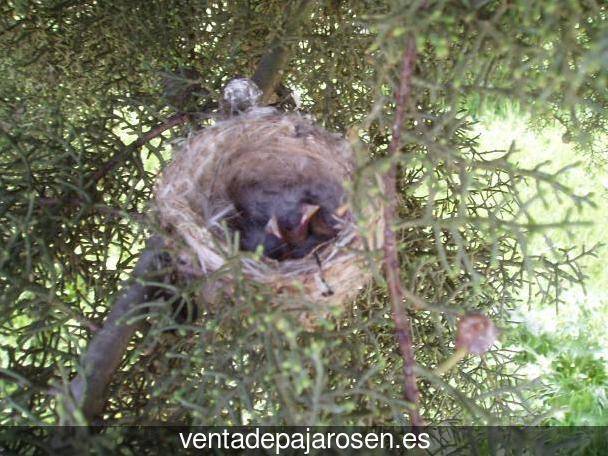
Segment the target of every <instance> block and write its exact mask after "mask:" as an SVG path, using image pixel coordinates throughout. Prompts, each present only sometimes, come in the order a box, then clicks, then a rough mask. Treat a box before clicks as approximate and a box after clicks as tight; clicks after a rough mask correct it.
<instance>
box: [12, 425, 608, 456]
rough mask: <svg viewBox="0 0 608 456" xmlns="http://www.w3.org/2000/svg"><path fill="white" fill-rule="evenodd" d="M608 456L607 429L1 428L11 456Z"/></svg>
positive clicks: (447, 427)
mask: <svg viewBox="0 0 608 456" xmlns="http://www.w3.org/2000/svg"><path fill="white" fill-rule="evenodd" d="M209 453H212V454H225V453H231V454H234V453H243V454H250V453H254V454H269V455H292V454H304V455H308V454H311V455H314V454H327V453H329V454H408V453H411V454H429V455H456V454H458V455H460V454H471V455H495V454H497V455H511V454H513V455H515V454H517V455H519V454H530V455H544V454H546V455H555V454H568V455H570V454H581V455H601V454H602V455H603V454H608V427H449V426H445V427H421V428H416V429H412V428H408V427H318V426H317V427H313V426H311V427H178V426H169V427H147V426H132V427H129V426H127V427H118V426H117V427H58V426H48V427H2V428H0V455H9V454H16V455H21V454H27V455H37V454H62V455H64V454H65V455H69V454H120V455H146V454H170V455H178V454H209Z"/></svg>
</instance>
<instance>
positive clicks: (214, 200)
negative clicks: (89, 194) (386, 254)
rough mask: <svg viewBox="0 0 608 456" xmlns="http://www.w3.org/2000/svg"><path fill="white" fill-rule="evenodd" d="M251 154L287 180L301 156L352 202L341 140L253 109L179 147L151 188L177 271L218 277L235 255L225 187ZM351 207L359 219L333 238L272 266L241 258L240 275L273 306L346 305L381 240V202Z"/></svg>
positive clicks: (352, 168)
mask: <svg viewBox="0 0 608 456" xmlns="http://www.w3.org/2000/svg"><path fill="white" fill-rule="evenodd" d="M251 154H256V155H257V157H258V158H259V157H260V154H263V155H262V158H263V161H264V162H265V163H267V164H268V165H267V166H270V167H272V166H274V167H276V168H277V169H276V172H283V173H285V176H286V178H289V176H292V175H293V174H294V173H297V172H298V169H297V166H298V163H297V162H298V161H297V160H292V157H296V156H298V155H299V156H300V157H301V156H302V155H305V156H306V157H307V159H310V160H314V161H316V162H318V163H320V164H321V165H322V166H321V168H322V169H323V170H324V172H325V173H327V177H328V178H333V179H337V180H338V181H339V182H342V183H343V185H344V187H345V191H346V192H347V195H350V197H351V198H352V192H350V193H349V190H350V189H351V187H352V186H351V183H352V182H353V179H354V176H355V173H356V165H355V157H354V152H353V149H352V147H351V146H350V144H349V143H348V142H347V141H346V140H344V139H343V138H342V137H340V136H339V135H336V134H332V133H329V132H327V131H326V130H324V129H323V128H321V127H319V126H317V125H315V124H314V123H313V122H312V121H311V120H310V119H308V118H306V117H304V116H302V115H299V114H284V113H279V112H277V111H275V110H274V109H271V108H253V109H251V110H249V111H248V112H246V113H243V114H241V115H239V116H236V117H233V118H230V119H227V120H222V121H218V122H217V123H216V124H215V125H214V126H212V127H209V128H207V129H205V130H203V131H201V132H200V133H198V134H196V135H194V136H192V137H190V138H188V139H187V140H185V141H184V143H183V145H182V147H181V148H180V149H179V150H178V151H177V153H176V155H175V157H174V159H173V161H172V163H171V164H170V165H169V166H168V167H167V168H166V169H165V170H164V171H163V172H162V175H161V177H160V178H159V181H158V183H157V186H156V189H155V205H156V212H157V215H158V218H159V221H160V224H161V226H162V227H163V229H164V230H166V232H167V233H169V235H168V236H167V239H166V241H167V244H168V245H169V246H173V247H174V248H175V249H177V251H178V257H179V262H178V263H179V266H178V267H179V268H181V269H182V270H183V271H184V272H185V273H186V275H190V276H192V271H199V272H200V273H201V274H205V275H208V274H210V273H213V272H215V271H218V270H219V269H220V268H222V266H224V264H225V263H226V262H227V261H228V258H230V257H232V256H233V255H234V242H232V239H231V234H230V233H227V229H226V226H225V224H223V223H222V221H223V219H224V218H225V217H226V215H227V214H229V213H230V212H232V211H233V210H234V206H233V204H232V202H231V201H230V198H229V197H228V193H227V183H228V182H229V181H230V179H232V178H233V177H234V176H235V175H236V174H237V173H239V172H240V170H242V169H243V166H247V162H248V160H249V157H251ZM300 162H301V160H300ZM266 171H268V170H266ZM271 171H272V170H271ZM351 203H352V201H351ZM357 203H358V204H352V205H351V207H362V208H363V209H362V211H361V213H359V214H358V215H355V211H350V212H349V214H348V215H347V217H346V218H345V220H344V223H342V225H341V227H340V231H339V233H338V235H337V236H336V237H335V238H334V239H333V240H331V241H330V242H328V243H327V244H326V245H323V246H321V247H320V248H319V249H317V250H316V252H315V253H311V254H309V255H307V256H306V257H304V258H302V259H291V260H285V261H277V260H273V259H270V258H267V257H262V256H260V255H255V254H249V253H244V252H243V253H242V255H240V262H241V266H242V273H243V276H244V277H245V278H246V279H248V280H253V281H256V282H258V283H261V284H266V285H268V286H269V287H271V288H272V290H273V292H274V295H275V296H277V298H282V299H277V300H276V302H281V303H282V304H281V305H285V303H286V302H287V303H289V302H290V299H287V300H286V299H284V298H285V297H288V298H289V297H292V296H293V297H294V305H295V301H297V300H295V296H296V294H297V295H298V296H300V297H304V298H306V299H307V300H308V301H310V302H311V303H313V305H314V307H316V308H318V309H320V310H327V309H328V308H329V307H330V306H333V305H337V304H343V303H345V302H348V301H349V300H352V298H354V297H355V295H356V294H357V292H358V291H359V290H360V289H361V288H362V287H364V286H365V285H366V284H367V283H368V281H369V279H370V278H371V274H370V272H369V269H368V268H367V267H366V264H365V255H362V251H363V250H366V251H369V250H374V249H378V248H380V247H381V246H382V239H383V225H382V205H381V202H379V200H376V201H373V200H370V201H368V202H366V203H365V204H360V203H361V201H357ZM231 280H232V277H230V276H228V277H225V278H224V279H223V281H222V283H216V284H215V285H214V287H213V288H214V290H209V289H207V290H206V291H205V295H206V299H209V296H210V295H213V294H214V292H215V291H217V290H218V289H220V288H225V287H230V281H231ZM287 305H288V306H289V304H287Z"/></svg>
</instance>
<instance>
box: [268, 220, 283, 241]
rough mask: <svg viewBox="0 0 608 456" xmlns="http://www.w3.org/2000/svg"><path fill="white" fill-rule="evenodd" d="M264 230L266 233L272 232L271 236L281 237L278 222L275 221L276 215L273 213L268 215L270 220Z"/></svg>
mask: <svg viewBox="0 0 608 456" xmlns="http://www.w3.org/2000/svg"><path fill="white" fill-rule="evenodd" d="M265 231H266V234H272V235H273V236H276V237H278V238H279V239H283V236H282V235H281V231H280V230H279V222H278V221H277V217H276V216H275V215H273V216H272V217H270V220H268V223H267V224H266V228H265Z"/></svg>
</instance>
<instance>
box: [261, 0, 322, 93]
mask: <svg viewBox="0 0 608 456" xmlns="http://www.w3.org/2000/svg"><path fill="white" fill-rule="evenodd" d="M312 3H313V2H312V1H311V0H298V1H297V2H295V5H294V6H293V7H292V8H286V20H285V23H284V25H283V34H282V35H280V36H277V37H276V38H274V40H272V43H271V44H270V46H269V48H268V50H267V51H266V54H264V55H263V56H262V58H261V59H260V63H259V64H258V67H257V69H256V71H255V73H254V75H253V77H252V78H251V79H252V80H253V82H255V83H256V84H257V86H258V87H259V88H260V90H261V91H262V93H263V95H262V102H263V103H268V101H269V99H270V97H271V96H272V94H273V93H274V90H275V88H276V86H277V84H278V83H279V82H280V81H281V78H282V76H283V68H284V67H285V65H286V64H287V61H288V59H289V46H288V43H287V42H288V41H290V40H292V39H294V38H295V37H297V32H298V31H299V30H300V26H301V23H302V20H303V18H304V16H306V13H307V12H308V11H309V10H310V6H311V4H312Z"/></svg>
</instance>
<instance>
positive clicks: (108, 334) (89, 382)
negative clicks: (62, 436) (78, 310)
mask: <svg viewBox="0 0 608 456" xmlns="http://www.w3.org/2000/svg"><path fill="white" fill-rule="evenodd" d="M162 246H163V241H162V239H161V238H160V237H158V236H155V237H152V238H150V239H149V240H148V242H147V243H146V248H145V249H144V250H143V252H142V253H141V254H140V257H139V259H138V261H137V264H136V265H135V269H134V270H133V277H134V278H135V279H136V280H135V282H134V283H132V284H131V285H130V286H129V287H128V288H126V289H125V290H123V291H122V292H121V294H120V295H119V297H118V299H117V300H116V303H115V304H114V306H113V307H112V310H111V312H110V314H109V315H108V317H107V318H106V320H105V322H104V325H103V328H101V329H100V330H99V331H98V332H97V333H96V334H95V336H94V337H93V339H92V340H91V342H90V343H89V346H88V347H87V351H86V353H85V354H84V356H83V357H82V361H81V366H82V371H81V373H80V374H78V376H76V378H74V379H73V380H72V382H71V384H70V392H71V394H72V396H73V397H74V399H75V402H76V405H77V407H79V408H80V410H81V411H82V413H83V415H84V416H85V418H86V419H87V421H89V422H91V421H92V420H94V419H95V418H96V417H98V416H99V415H101V413H102V411H103V406H104V403H105V397H106V394H105V392H106V388H107V386H108V384H109V383H110V380H111V379H112V376H113V375H114V372H115V371H116V369H117V368H118V366H119V365H120V362H121V360H122V357H123V355H124V353H125V351H126V349H127V346H128V344H129V341H130V340H131V337H132V336H133V334H134V333H135V331H137V329H138V328H140V327H141V322H138V323H134V324H127V323H126V322H125V316H126V315H128V314H130V313H132V312H133V309H134V308H135V307H136V306H137V305H138V304H141V303H143V302H146V301H147V300H148V299H149V294H150V287H148V286H145V285H143V284H141V283H138V282H137V279H140V278H144V277H146V276H149V275H150V274H152V273H153V272H155V271H156V270H158V256H159V253H160V250H161V249H162Z"/></svg>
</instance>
